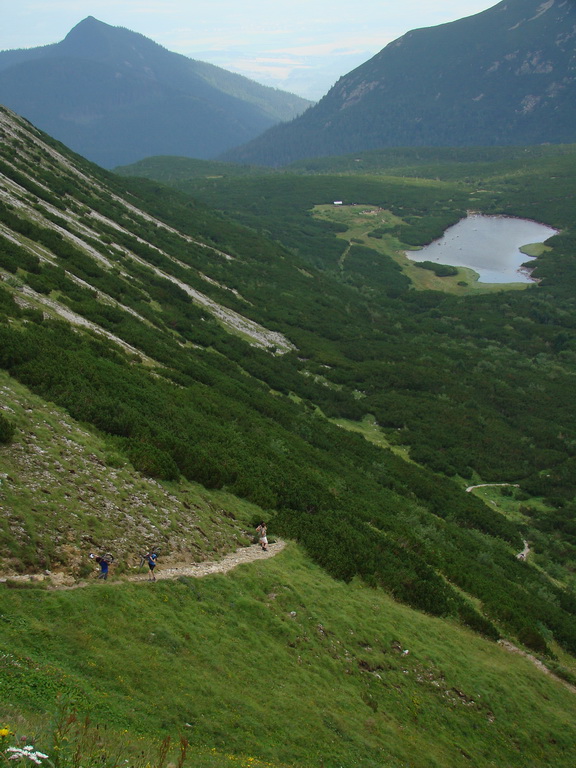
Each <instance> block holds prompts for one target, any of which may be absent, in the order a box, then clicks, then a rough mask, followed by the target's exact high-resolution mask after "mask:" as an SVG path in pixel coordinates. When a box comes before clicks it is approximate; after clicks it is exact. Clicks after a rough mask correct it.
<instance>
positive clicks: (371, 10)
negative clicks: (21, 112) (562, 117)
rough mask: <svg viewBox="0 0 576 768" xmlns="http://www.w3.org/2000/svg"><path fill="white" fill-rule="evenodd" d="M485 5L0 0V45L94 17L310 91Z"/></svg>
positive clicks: (392, 0)
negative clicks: (414, 32)
mask: <svg viewBox="0 0 576 768" xmlns="http://www.w3.org/2000/svg"><path fill="white" fill-rule="evenodd" d="M493 5H496V0H492V2H490V0H436V2H433V0H362V1H361V2H350V0H276V1H275V2H273V1H271V0H0V50H7V49H11V48H30V47H35V46H38V45H46V44H48V43H55V42H58V41H60V40H62V39H63V38H64V37H65V36H66V34H67V33H68V32H69V30H70V29H71V28H72V27H73V26H75V25H76V24H77V23H78V22H79V21H81V20H82V19H84V18H86V16H94V17H95V18H97V19H99V20H100V21H103V22H105V23H106V24H111V25H112V26H121V27H127V28H128V29H131V30H133V31H134V32H140V33H141V34H143V35H146V37H150V38H151V39H152V40H155V41H156V42H157V43H160V44H161V45H163V46H164V47H165V48H168V49H169V50H170V51H175V52H177V53H183V54H185V55H186V56H190V57H192V58H196V59H200V60H202V61H209V62H211V63H213V64H217V65H218V66H221V67H224V68H225V69H229V70H231V71H234V72H240V73H241V74H243V75H246V76H247V77H251V78H252V79H254V80H258V81H259V82H262V83H264V84H265V85H274V86H276V87H279V88H283V89H285V90H289V91H293V92H294V93H298V94H300V95H301V96H306V97H307V98H312V99H317V98H320V96H322V95H323V94H324V93H326V91H327V90H328V89H329V88H330V86H331V85H333V83H334V82H335V81H336V80H337V79H338V78H339V77H340V76H341V75H344V74H346V73H347V72H350V71H351V70H352V69H354V68H355V67H357V66H358V65H359V64H362V63H363V62H364V61H367V60H368V59H369V58H371V57H372V56H373V55H374V54H375V53H377V52H378V51H379V50H381V49H382V48H384V46H385V45H387V43H389V42H390V41H391V40H394V39H396V38H397V37H400V35H403V34H404V33H405V32H407V31H408V30H410V29H415V28H417V27H430V26H435V25H436V24H443V23H444V22H448V21H455V20H456V19H460V18H462V17H464V16H470V15H472V14H474V13H479V12H480V11H484V10H486V9H487V8H490V7H492V6H493Z"/></svg>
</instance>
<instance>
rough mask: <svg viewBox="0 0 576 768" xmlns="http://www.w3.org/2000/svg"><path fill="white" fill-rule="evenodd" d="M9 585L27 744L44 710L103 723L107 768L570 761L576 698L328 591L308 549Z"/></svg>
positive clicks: (483, 645)
mask: <svg viewBox="0 0 576 768" xmlns="http://www.w3.org/2000/svg"><path fill="white" fill-rule="evenodd" d="M13 587H14V585H11V584H10V583H6V584H4V585H3V586H2V587H1V591H0V594H1V601H2V603H1V604H2V614H1V619H2V622H1V625H0V651H1V654H0V664H1V672H2V674H1V677H0V695H1V697H2V700H4V701H6V697H7V696H9V698H10V700H11V706H12V709H11V710H6V709H4V710H3V712H2V716H3V717H4V718H5V720H6V721H7V724H8V725H10V723H9V722H8V721H9V720H10V716H11V714H13V713H14V711H15V708H16V709H17V710H18V711H19V712H20V713H23V716H22V715H21V716H20V719H19V721H18V722H19V724H20V732H25V728H26V726H28V728H29V732H34V733H35V734H36V737H37V739H38V741H37V743H38V746H39V748H42V746H44V748H45V749H47V750H48V751H49V750H50V744H43V742H42V739H43V738H44V739H48V734H49V733H50V730H49V726H48V720H49V717H48V714H47V713H53V712H54V711H56V710H57V708H58V706H60V707H62V706H63V705H64V703H68V706H69V707H70V708H75V711H77V712H78V713H80V714H81V715H82V716H84V715H86V714H88V715H89V717H90V719H91V721H92V722H93V723H99V724H100V726H101V727H103V725H104V724H105V726H106V729H107V733H106V736H105V737H102V734H101V742H102V743H101V746H100V749H101V750H104V752H106V749H107V748H108V749H109V751H110V754H109V755H108V757H107V758H106V759H107V761H108V762H105V764H110V760H111V758H112V754H113V753H115V752H114V751H115V750H116V752H118V750H119V749H120V746H119V745H122V744H123V746H122V749H120V751H122V750H123V752H122V754H124V753H125V754H127V755H132V752H133V751H134V750H135V749H137V748H138V744H139V743H140V742H141V743H142V744H143V745H144V746H142V749H146V750H148V751H153V748H154V742H155V741H157V742H160V741H161V740H162V739H163V738H165V737H166V736H168V735H170V736H171V737H172V738H173V743H174V744H176V745H177V744H178V740H179V738H180V737H184V738H186V740H187V741H189V744H190V746H189V747H188V758H187V759H189V760H190V762H189V763H188V764H190V765H198V766H218V767H220V766H224V765H229V764H230V763H231V762H237V763H239V764H242V761H243V760H244V761H248V762H247V764H251V762H252V763H255V764H256V765H258V762H257V761H262V762H265V763H267V764H270V765H272V766H281V765H290V766H306V767H309V766H334V767H336V766H344V765H345V766H358V767H361V766H362V767H364V766H366V767H368V766H382V767H383V768H384V767H385V768H400V766H413V767H414V768H446V766H454V767H456V766H466V765H474V766H478V768H483V766H494V765H498V766H507V767H509V768H513V766H519V767H521V768H529V767H532V766H534V768H536V766H538V768H545V766H550V768H552V766H554V768H562V766H566V768H568V767H569V766H573V764H574V757H575V751H574V743H575V739H576V723H575V720H574V717H573V713H574V702H575V700H574V691H571V690H568V689H567V688H566V687H565V686H564V685H563V684H562V683H561V682H560V681H558V680H557V679H556V678H553V677H551V676H549V675H546V674H544V673H543V672H542V671H541V670H539V669H538V668H536V666H534V664H533V663H532V662H531V661H530V660H529V659H527V658H524V657H522V656H520V655H517V654H513V653H510V652H508V651H507V650H505V649H504V648H503V647H502V646H501V645H500V644H497V643H493V642H490V641H488V640H485V639H482V638H480V637H479V636H478V635H476V634H474V633H472V632H469V631H467V630H466V629H463V628H462V627H461V626H457V625H456V624H451V623H450V622H447V621H446V620H440V619H435V618H432V617H430V616H427V615H426V614H423V613H419V612H415V611H413V610H411V609H410V608H408V607H406V606H403V605H400V604H398V603H396V602H394V601H393V600H392V599H391V598H390V597H389V596H387V595H386V594H384V593H383V592H382V591H380V590H377V589H372V588H368V587H366V586H365V585H364V584H363V583H362V582H361V581H359V580H353V581H352V583H351V584H348V585H345V584H343V583H342V582H339V581H335V580H333V579H331V578H330V577H328V576H327V575H326V573H325V572H324V571H323V570H321V569H320V568H318V567H317V566H315V565H314V564H312V563H311V561H310V560H309V559H308V558H307V557H305V556H304V554H303V553H302V551H301V549H300V548H298V547H297V546H296V545H290V546H289V547H288V548H287V549H286V550H284V552H283V553H281V554H279V555H278V556H277V557H276V558H273V559H270V560H267V561H265V562H260V563H255V564H250V565H245V566H240V567H239V568H237V569H236V570H235V571H232V572H231V573H229V574H227V575H225V576H224V575H215V576H208V577H205V578H202V579H192V578H181V579H179V580H178V581H175V582H169V581H164V582H158V583H156V584H141V585H137V584H128V583H122V582H121V580H118V581H117V582H116V583H114V582H113V581H110V582H108V583H105V584H102V583H101V584H93V585H91V586H87V587H85V588H81V589H73V590H63V591H49V590H47V589H39V588H27V589H16V588H13ZM52 727H53V726H52ZM126 733H128V734H129V738H127V737H126V735H124V736H123V734H126ZM122 739H124V742H123V741H122ZM83 748H84V749H88V747H87V746H86V744H85V745H84V747H83ZM106 754H108V753H106ZM150 759H152V758H150ZM112 762H113V760H112Z"/></svg>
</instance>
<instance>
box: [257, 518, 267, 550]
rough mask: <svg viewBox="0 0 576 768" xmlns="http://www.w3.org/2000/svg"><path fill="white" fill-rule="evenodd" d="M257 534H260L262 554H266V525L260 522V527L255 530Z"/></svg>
mask: <svg viewBox="0 0 576 768" xmlns="http://www.w3.org/2000/svg"><path fill="white" fill-rule="evenodd" d="M256 530H257V531H258V533H259V534H260V546H261V547H262V549H263V550H264V552H268V538H267V536H266V523H265V522H264V521H262V522H261V523H260V525H259V526H258V527H257V528H256Z"/></svg>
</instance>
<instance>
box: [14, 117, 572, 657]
mask: <svg viewBox="0 0 576 768" xmlns="http://www.w3.org/2000/svg"><path fill="white" fill-rule="evenodd" d="M1 130H2V158H1V165H0V171H1V172H2V192H3V194H2V201H1V205H0V227H1V233H0V234H1V236H2V240H1V246H0V268H1V270H2V273H1V274H2V283H1V285H0V311H1V313H2V323H1V324H0V366H1V367H2V368H3V369H4V370H5V371H6V372H7V373H8V374H9V375H10V377H11V378H12V379H14V380H16V381H17V382H18V383H19V384H20V385H23V386H25V387H28V388H29V389H30V390H31V391H32V392H33V393H34V394H35V395H36V396H37V397H40V398H42V399H43V400H45V401H47V402H51V403H54V404H55V405H56V406H57V407H59V408H61V409H64V410H65V411H66V412H67V413H68V415H69V417H70V418H72V419H75V420H76V421H77V422H80V423H82V424H84V425H86V429H90V430H91V431H92V430H93V431H94V432H95V434H96V435H97V436H98V437H99V439H101V440H103V441H104V444H105V446H106V451H107V452H108V453H109V454H111V455H113V456H115V457H116V458H115V459H113V461H114V462H118V461H119V460H120V461H126V462H130V464H131V466H132V467H133V468H134V469H135V470H136V471H138V472H140V473H142V475H143V476H145V477H148V478H152V479H154V480H155V481H156V482H158V483H161V484H163V483H166V484H175V486H178V484H179V483H181V482H187V483H195V484H199V485H200V486H202V487H204V488H205V489H208V490H210V491H225V492H226V493H228V494H232V495H233V496H234V497H235V498H237V499H240V500H242V503H245V504H252V505H255V506H256V507H257V508H258V514H260V515H262V516H264V517H265V518H266V519H267V520H269V521H270V524H271V529H273V530H274V531H275V532H276V533H280V534H283V535H285V536H289V537H292V538H294V539H296V540H298V541H300V542H301V543H302V544H303V545H304V547H305V548H306V550H307V552H308V553H309V554H310V555H311V556H312V557H313V558H314V560H315V561H316V562H317V563H318V564H320V565H321V566H322V567H323V568H325V570H326V571H327V572H328V573H329V574H330V575H331V576H333V577H335V578H338V579H342V580H345V581H349V580H351V579H353V578H354V577H356V576H360V577H362V579H363V580H364V581H365V582H366V583H367V584H370V585H373V586H375V587H382V588H384V589H385V590H386V591H387V592H388V593H389V594H390V595H392V596H393V597H395V598H396V599H398V600H400V601H403V602H405V603H408V604H409V605H411V606H413V607H415V608H418V609H420V610H423V611H425V612H427V613H429V614H432V615H434V616H439V617H445V618H447V619H454V620H457V621H459V622H461V623H463V624H464V625H466V626H468V627H470V628H472V629H474V630H475V631H477V632H478V633H480V634H482V635H484V636H486V637H489V638H491V639H496V638H498V637H499V636H500V635H502V634H509V635H511V636H513V637H514V638H516V640H517V641H519V642H521V643H523V644H525V645H526V646H528V647H529V648H531V649H533V650H536V651H538V652H540V653H542V654H550V653H552V652H553V649H554V648H563V649H564V650H565V651H567V652H570V653H574V652H576V629H575V626H576V625H575V622H574V617H575V615H576V599H575V596H574V590H573V582H572V579H573V577H572V575H571V568H572V563H573V559H574V557H573V554H574V540H573V532H572V531H571V527H570V520H571V519H572V518H571V515H572V514H573V485H572V484H573V475H571V473H570V468H571V466H572V462H573V450H574V445H575V442H574V439H575V437H576V434H575V429H574V422H573V410H572V407H571V404H572V399H571V392H572V389H571V387H572V381H573V375H574V352H573V344H574V327H573V314H572V313H571V302H572V299H571V298H570V296H568V295H566V293H565V292H564V293H563V288H564V285H565V281H564V285H558V287H557V282H558V281H557V279H556V277H555V276H554V270H553V269H551V268H550V267H548V272H546V270H547V264H550V263H555V262H553V261H551V260H552V259H553V258H555V259H557V261H558V263H559V264H562V263H563V261H567V260H568V256H563V253H564V252H563V251H562V248H569V247H570V241H569V240H566V239H565V240H562V239H561V238H560V240H559V246H558V250H556V249H555V250H554V252H553V256H550V259H548V256H547V257H546V260H544V259H543V260H542V267H541V269H542V270H543V272H546V280H543V282H542V284H541V286H540V287H539V288H535V289H532V290H528V291H526V292H515V293H512V292H507V293H500V294H498V295H494V294H488V295H485V296H484V295H481V296H470V297H468V296H467V295H466V294H465V293H461V294H458V295H457V294H446V293H442V292H437V291H427V292H421V291H417V290H415V289H414V287H413V283H412V281H411V278H410V277H409V274H408V273H406V272H405V271H403V270H402V267H401V265H399V264H398V263H397V262H396V261H395V260H394V259H393V258H392V257H391V256H390V255H387V254H386V253H384V252H383V251H380V250H374V249H373V248H369V247H368V246H369V241H368V242H366V243H363V244H362V245H361V246H360V244H358V248H357V250H356V251H354V250H353V248H352V247H351V248H350V251H351V255H350V260H349V261H348V259H347V260H346V261H345V262H344V265H343V268H342V269H339V263H340V261H339V260H340V256H341V254H342V251H343V249H345V248H346V243H345V241H344V240H343V239H342V238H339V239H337V238H336V237H335V234H336V233H337V232H340V233H341V234H342V233H343V230H344V229H345V227H337V226H335V225H334V224H331V223H329V222H325V221H324V222H322V221H316V220H314V219H312V217H311V215H310V216H308V217H307V218H306V222H305V226H303V227H302V229H301V231H300V234H299V237H297V236H296V235H295V236H294V239H291V236H292V234H294V233H295V232H296V230H297V224H298V222H301V221H302V214H301V209H302V207H303V206H306V208H308V207H311V206H312V205H317V204H320V203H323V202H326V197H327V195H329V194H331V191H332V190H333V188H334V180H333V179H332V180H331V179H326V178H312V179H310V178H307V179H297V177H294V178H281V179H280V180H279V182H277V181H276V180H270V183H268V182H265V180H259V181H258V185H259V193H258V194H259V197H257V196H256V194H255V192H254V186H251V185H252V181H251V180H250V179H248V180H245V181H244V182H242V184H243V186H241V187H235V186H234V185H231V186H230V187H229V190H230V206H234V207H235V208H236V209H237V210H243V209H245V210H246V220H245V221H243V222H242V223H238V222H234V221H233V220H232V219H231V218H230V216H224V215H223V214H222V213H216V212H214V211H213V210H211V209H210V208H207V207H206V206H205V205H204V204H203V203H198V202H195V201H194V200H193V199H191V198H190V197H188V196H186V195H184V194H182V193H180V192H177V191H171V190H169V189H168V188H167V187H163V186H161V185H160V184H158V183H156V182H153V181H152V182H151V181H142V180H123V179H120V178H119V177H114V176H112V175H110V174H107V173H105V172H103V171H101V170H100V169H97V168H95V167H94V166H90V165H89V164H88V163H86V162H85V161H83V160H81V159H80V158H77V157H74V156H73V155H71V154H70V153H68V152H67V151H66V150H65V149H64V148H63V147H62V146H60V145H57V144H55V143H54V142H53V141H51V140H49V139H48V138H47V137H45V136H43V135H42V134H40V133H38V132H37V131H35V130H34V129H33V128H31V127H30V126H29V125H28V124H26V123H24V122H23V121H20V120H19V119H18V118H16V117H15V116H13V115H12V114H10V113H9V112H6V111H3V112H2V113H1ZM342 183H344V182H342ZM346 184H347V185H348V184H349V185H350V186H349V194H350V195H354V196H355V197H356V198H357V199H360V196H361V197H362V198H363V199H369V200H372V202H374V203H375V204H380V205H382V207H384V205H386V208H387V209H390V210H391V211H392V212H393V214H394V217H395V219H394V221H395V222H396V223H395V224H394V226H395V230H394V232H393V234H392V235H391V236H392V238H393V239H395V241H396V242H397V243H400V238H402V237H403V232H404V227H407V228H408V229H410V227H417V228H418V227H419V228H420V229H422V231H424V229H425V226H424V224H422V225H420V224H417V219H418V220H420V221H421V222H425V221H427V217H428V216H429V217H430V220H431V222H432V223H431V224H430V225H429V227H430V231H431V230H432V229H434V227H440V225H441V224H442V225H444V224H445V223H446V222H449V221H450V220H452V219H454V218H457V217H458V215H459V213H460V212H461V211H462V210H465V209H466V207H467V205H468V202H469V200H470V196H471V194H472V192H473V191H474V193H476V192H477V188H476V186H474V190H472V186H473V185H466V184H463V183H461V182H440V181H437V182H434V183H433V184H427V183H424V182H422V181H421V180H418V181H417V182H415V183H414V184H408V183H407V182H405V181H398V179H394V180H386V181H384V182H383V181H382V180H381V179H378V178H372V179H365V178H352V179H351V180H349V181H348V180H347V181H346ZM208 186H209V185H208ZM232 192H234V194H235V195H236V196H235V197H233V195H232ZM241 195H244V199H242V196H241ZM376 197H377V198H378V199H374V198H376ZM488 197H489V200H490V201H492V204H493V205H494V206H495V205H496V204H497V202H495V201H497V196H496V193H492V192H490V195H489V196H488ZM487 199H488V198H487ZM271 208H273V209H274V211H276V217H275V218H274V217H272V216H271V215H270V214H269V210H270V209H271ZM260 210H261V211H262V219H261V226H260V227H259V228H257V227H256V226H255V224H256V217H257V216H258V213H259V211H260ZM267 211H268V212H267ZM281 211H282V212H283V214H284V225H285V227H284V229H281V228H280V224H278V222H280V220H281V219H282V217H281V216H280V212H281ZM240 218H242V217H241V216H240ZM559 218H560V214H559ZM398 219H401V220H403V221H404V224H402V223H398ZM268 223H269V224H270V229H269V230H267V231H258V229H262V230H265V229H266V227H267V226H268ZM549 223H553V224H554V223H560V224H562V222H556V221H552V222H549ZM276 225H277V226H278V228H276ZM566 226H568V222H566ZM426 231H428V230H426ZM377 242H380V241H377ZM367 252H368V256H367ZM568 253H569V251H568ZM346 264H348V265H349V267H350V270H349V271H347V267H346ZM378 265H380V267H381V268H380V269H379V268H378ZM539 269H540V267H539ZM420 271H421V270H420ZM548 273H549V274H550V276H549V277H548V276H547V275H548ZM438 279H441V278H438ZM448 279H450V278H448ZM520 396H521V397H520ZM14 410H15V409H13V408H12V406H10V404H9V403H7V404H6V407H5V408H4V409H3V412H2V416H3V421H2V423H4V422H6V424H5V426H4V427H3V432H2V434H3V435H4V437H3V440H4V447H3V448H2V449H1V450H2V453H1V454H0V456H1V457H2V461H3V462H9V461H11V460H12V459H11V457H12V452H13V450H14V446H18V444H19V443H18V441H19V440H20V439H21V437H22V433H21V431H20V433H19V430H22V425H23V422H22V421H21V420H20V422H19V420H18V418H17V417H16V415H15V414H14V413H13V411H14ZM369 413H370V414H372V416H373V417H375V419H376V422H377V424H379V425H381V429H380V430H378V440H377V441H375V442H374V441H369V440H366V439H365V438H364V437H363V436H362V435H360V434H357V433H356V432H354V431H352V430H345V429H342V428H341V427H339V426H337V425H335V424H334V423H333V422H332V420H331V419H337V418H338V419H342V418H346V419H348V420H349V421H350V420H352V421H356V422H360V421H361V419H362V418H363V417H365V416H366V414H369ZM406 445H408V446H410V448H409V451H408V450H407V449H406V448H405V446H406ZM118 457H120V459H118ZM61 463H62V464H63V465H64V462H63V461H62V462H61ZM6 474H8V475H9V476H10V477H11V475H10V473H9V472H7V473H6ZM6 479H7V485H8V488H9V487H10V482H11V481H10V479H8V478H6ZM481 482H506V483H511V484H513V485H512V487H511V493H512V494H513V497H512V498H510V501H509V503H506V504H504V503H503V504H501V505H498V504H486V503H484V502H483V501H482V500H481V498H479V497H478V496H477V495H475V494H474V493H466V492H465V488H466V486H467V485H472V484H479V483H481ZM516 485H520V486H521V487H520V489H519V490H514V486H516ZM167 487H168V488H169V487H171V486H170V485H168V486H167ZM3 493H4V491H3ZM175 498H176V501H175V502H174V520H173V522H174V525H175V529H176V531H177V535H178V536H180V537H182V538H183V541H182V542H181V544H180V546H181V548H182V549H183V550H190V549H191V548H192V544H191V543H190V542H189V541H188V540H187V537H190V536H192V535H193V532H192V528H191V527H190V526H189V525H188V526H187V525H186V521H187V508H186V506H185V504H184V499H183V498H182V496H181V495H178V494H176V496H175ZM502 498H505V497H502ZM507 501H508V500H507ZM59 503H60V504H62V505H63V506H64V507H65V506H66V505H67V504H68V505H69V508H70V510H73V509H74V507H75V505H76V503H77V501H76V498H75V497H74V495H71V496H70V497H69V498H67V497H64V499H62V500H61V501H60V502H59ZM222 506H223V507H224V509H222V510H221V512H218V515H219V516H222V515H225V514H226V509H225V505H224V504H223V505H222ZM261 510H263V511H261ZM43 512H44V510H43V505H40V504H38V505H37V507H36V508H35V509H32V510H31V511H29V512H28V513H27V514H26V520H25V521H24V520H23V519H22V520H20V519H15V520H14V521H13V522H14V523H15V524H16V525H19V526H20V527H21V528H22V529H23V531H24V533H23V534H22V536H21V539H20V544H19V549H18V553H16V556H17V557H18V559H19V561H20V563H21V567H22V568H24V569H28V568H36V569H44V568H46V567H47V559H48V558H49V560H50V563H51V565H52V564H54V563H55V564H57V565H58V564H59V565H66V552H65V551H63V550H62V549H61V548H60V549H58V548H54V547H52V548H51V549H50V550H49V547H50V546H51V535H50V534H51V532H52V530H53V526H54V523H53V521H52V520H51V519H50V517H49V516H47V515H45V514H44V513H43ZM505 512H506V514H504V513H505ZM18 514H21V515H22V516H23V515H24V511H23V510H22V511H21V512H20V513H18ZM95 514H97V513H95ZM243 514H244V513H243ZM250 514H251V513H248V512H246V514H245V519H246V520H248V519H249V517H250ZM255 514H256V513H255ZM233 527H234V526H232V524H231V528H232V529H233ZM237 527H238V531H237V533H238V535H239V536H241V535H242V529H243V525H241V524H239V525H238V526H237ZM72 536H73V538H74V536H75V534H72ZM230 536H231V538H230V543H231V544H232V536H233V530H231V532H230ZM525 539H527V540H529V542H530V543H532V544H534V542H536V543H537V546H535V547H534V551H535V554H534V555H533V557H532V559H531V560H529V562H521V561H519V560H518V559H517V558H516V554H517V553H518V552H520V551H521V550H522V549H523V547H524V544H523V541H524V540H525ZM75 540H76V541H77V542H79V545H80V543H81V539H80V538H79V537H76V539H75ZM9 543H10V542H9V541H8V542H6V540H5V543H4V545H3V550H2V553H1V554H2V557H3V558H4V562H6V558H9V557H11V556H14V554H15V553H14V551H12V550H11V549H10V546H9ZM120 549H121V547H120ZM48 550H49V551H48Z"/></svg>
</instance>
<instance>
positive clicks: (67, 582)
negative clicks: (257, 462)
mask: <svg viewBox="0 0 576 768" xmlns="http://www.w3.org/2000/svg"><path fill="white" fill-rule="evenodd" d="M285 546H286V542H285V541H282V540H281V539H278V540H277V541H275V542H274V543H273V544H269V545H268V551H267V552H263V551H262V549H261V548H260V546H259V545H258V544H253V545H252V546H249V547H239V548H238V549H237V550H235V551H234V552H230V553H228V554H227V555H225V556H224V557H223V558H222V559H221V560H206V561H204V562H202V563H184V562H173V563H171V562H168V563H167V564H166V565H165V566H163V565H162V559H161V558H160V562H159V564H158V566H157V568H156V574H155V575H156V581H162V580H165V579H173V580H174V579H178V578H180V577H181V576H191V577H194V578H200V577H201V576H209V575H211V574H213V573H227V572H228V571H231V570H232V569H233V568H236V566H237V565H242V564H244V563H252V562H255V561H257V560H268V559H269V558H271V557H274V556H275V555H277V554H279V553H280V552H281V551H282V550H283V549H284V547H285ZM3 581H4V582H5V581H18V582H39V583H42V582H46V587H47V589H48V590H56V589H79V588H81V587H87V586H89V585H90V584H94V583H95V582H96V581H97V574H96V572H95V574H94V576H93V577H92V578H89V579H86V580H82V581H74V580H73V578H72V577H71V576H69V575H67V574H60V573H49V574H35V573H34V574H31V573H27V574H18V575H16V576H8V577H3V578H0V582H3ZM127 582H135V583H139V584H143V583H148V582H149V577H148V567H147V566H146V568H145V569H144V568H140V569H139V570H138V573H133V574H122V575H121V576H119V577H117V578H114V566H113V565H112V567H111V570H110V578H109V581H106V584H107V585H117V584H126V583H127Z"/></svg>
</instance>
